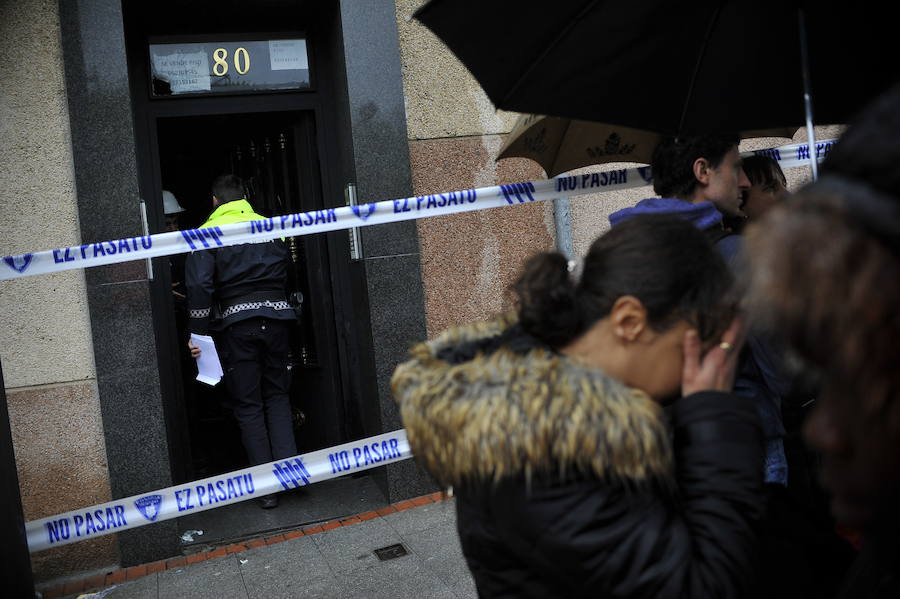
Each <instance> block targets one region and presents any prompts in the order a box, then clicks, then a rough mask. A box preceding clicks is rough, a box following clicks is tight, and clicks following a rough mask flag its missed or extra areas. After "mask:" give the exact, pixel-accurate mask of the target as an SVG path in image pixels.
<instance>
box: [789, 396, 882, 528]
mask: <svg viewBox="0 0 900 599" xmlns="http://www.w3.org/2000/svg"><path fill="white" fill-rule="evenodd" d="M825 384H826V387H825V391H824V393H823V395H822V397H821V398H820V399H819V400H818V403H817V405H816V407H815V409H814V410H813V412H812V413H811V414H810V416H809V417H808V418H807V420H806V422H805V423H804V427H803V429H804V430H803V432H804V436H805V437H806V440H807V442H808V443H809V444H810V446H811V447H813V448H814V449H816V450H818V451H820V452H821V453H822V483H823V485H824V486H825V487H826V488H827V489H828V490H829V491H830V492H831V495H832V497H831V508H832V512H833V514H834V516H835V518H836V519H837V520H838V521H839V522H842V523H844V524H846V525H849V526H852V527H854V528H856V529H859V530H866V529H869V530H872V529H873V525H874V526H877V523H878V521H879V520H881V519H882V518H883V517H885V516H887V517H890V518H894V517H896V516H895V515H894V514H893V513H892V512H893V511H894V510H896V508H897V502H898V500H900V437H898V435H897V434H892V433H891V429H890V427H889V424H888V419H887V418H884V417H883V416H881V417H879V416H874V415H866V414H865V411H864V409H863V406H862V405H861V401H860V399H859V398H860V397H863V394H864V393H865V388H864V386H865V385H864V384H862V383H858V384H856V385H846V386H842V385H835V384H834V383H833V381H826V383H825ZM892 399H893V398H892Z"/></svg>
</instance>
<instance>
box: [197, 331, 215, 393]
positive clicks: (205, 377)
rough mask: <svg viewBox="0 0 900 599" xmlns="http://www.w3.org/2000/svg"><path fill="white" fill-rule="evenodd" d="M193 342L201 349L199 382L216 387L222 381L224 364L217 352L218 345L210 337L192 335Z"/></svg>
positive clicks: (198, 361) (198, 364)
mask: <svg viewBox="0 0 900 599" xmlns="http://www.w3.org/2000/svg"><path fill="white" fill-rule="evenodd" d="M191 341H192V342H193V343H194V345H196V346H197V347H199V348H200V357H199V358H197V380H198V381H200V382H201V383H206V384H207V385H215V384H216V383H218V382H219V381H220V380H222V374H223V373H222V364H221V363H220V362H219V354H218V352H216V344H215V342H214V341H213V339H212V337H210V336H209V335H197V334H196V333H191Z"/></svg>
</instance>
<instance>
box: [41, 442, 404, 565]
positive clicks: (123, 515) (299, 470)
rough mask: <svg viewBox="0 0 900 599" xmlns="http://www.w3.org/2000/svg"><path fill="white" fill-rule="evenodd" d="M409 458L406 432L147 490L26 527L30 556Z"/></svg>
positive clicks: (48, 518)
mask: <svg viewBox="0 0 900 599" xmlns="http://www.w3.org/2000/svg"><path fill="white" fill-rule="evenodd" d="M411 457H412V453H411V452H410V449H409V442H408V441H407V439H406V431H404V430H402V429H401V430H398V431H394V432H391V433H383V434H381V435H375V436H374V437H369V438H367V439H362V440H359V441H354V442H352V443H344V444H343V445H337V446H335V447H330V448H328V449H320V450H319V451H313V452H311V453H305V454H303V455H298V456H294V457H291V458H286V459H281V460H276V461H274V462H269V463H268V464H260V465H258V466H252V467H250V468H244V469H243V470H235V471H234V472H229V473H227V474H221V475H219V476H211V477H209V478H204V479H202V480H197V481H194V482H190V483H184V484H181V485H176V486H174V487H169V488H167V489H160V490H158V491H149V492H147V493H142V494H140V495H134V496H132V497H125V498H123V499H117V500H115V501H109V502H107V503H101V504H100V505H94V506H91V507H86V508H82V509H79V510H72V511H71V512H66V513H65V514H58V515H56V516H49V517H47V518H41V519H40V520H32V521H31V522H26V523H25V532H26V535H27V537H28V550H29V551H30V552H31V553H34V552H36V551H42V550H44V549H49V548H51V547H58V546H61V545H68V544H69V543H76V542H78V541H85V540H87V539H95V538H97V537H100V536H103V535H108V534H111V533H114V532H122V531H123V530H128V529H130V528H137V527H139V526H145V525H147V524H152V523H154V522H162V521H163V520H169V519H171V518H177V517H179V516H185V515H188V514H193V513H196V512H202V511H205V510H210V509H213V508H217V507H222V506H225V505H229V504H232V503H238V502H241V501H247V500H248V499H254V498H258V497H262V496H264V495H269V494H271V493H277V492H279V491H286V490H290V489H295V488H298V487H304V486H307V485H311V484H314V483H318V482H322V481H324V480H329V479H332V478H337V477H339V476H344V475H346V474H352V473H354V472H359V471H362V470H368V469H370V468H375V467H378V466H384V465H386V464H391V463H394V462H400V461H402V460H406V459H408V458H411Z"/></svg>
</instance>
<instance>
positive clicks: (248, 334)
mask: <svg viewBox="0 0 900 599" xmlns="http://www.w3.org/2000/svg"><path fill="white" fill-rule="evenodd" d="M291 325H292V322H291V321H286V320H271V319H268V318H251V319H248V320H242V321H240V322H236V323H234V324H232V325H231V326H229V327H228V328H226V329H225V330H224V331H223V333H222V334H221V336H220V340H221V346H222V347H221V352H220V353H222V356H221V359H222V369H223V370H224V372H225V376H224V378H225V385H226V387H227V389H228V394H229V395H230V396H231V402H232V409H233V410H234V415H235V417H236V418H237V421H238V425H239V426H240V429H241V440H242V441H243V443H244V449H245V450H246V451H247V458H248V459H249V460H250V464H251V465H255V464H263V463H265V462H271V461H273V460H277V459H280V458H286V457H289V456H292V455H296V453H297V446H296V444H295V442H294V431H293V427H292V425H291V403H290V397H289V396H288V391H289V389H290V384H291V371H290V370H289V369H288V348H289V339H290V335H289V330H290V329H289V327H290V326H291Z"/></svg>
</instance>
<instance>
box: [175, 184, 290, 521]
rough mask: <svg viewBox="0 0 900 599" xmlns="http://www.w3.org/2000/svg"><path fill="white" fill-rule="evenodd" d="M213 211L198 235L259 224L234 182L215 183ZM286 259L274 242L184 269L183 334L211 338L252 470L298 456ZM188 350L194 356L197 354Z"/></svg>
mask: <svg viewBox="0 0 900 599" xmlns="http://www.w3.org/2000/svg"><path fill="white" fill-rule="evenodd" d="M212 204H213V206H214V207H215V209H214V210H213V212H212V214H210V216H209V218H208V219H207V221H206V222H205V223H204V224H203V225H201V226H203V227H215V226H219V225H226V224H231V223H238V222H246V221H252V220H259V219H262V218H264V217H262V216H260V215H259V214H256V213H255V212H254V211H253V208H252V207H251V206H250V203H249V202H248V201H247V200H246V198H245V196H244V185H243V182H242V181H241V179H240V178H238V177H237V176H235V175H221V176H219V177H217V178H216V179H215V181H214V182H213V185H212ZM287 259H288V251H287V248H286V247H285V245H284V242H283V241H281V240H273V241H266V242H261V243H246V244H241V245H236V246H227V247H219V248H213V249H208V250H202V251H196V252H192V253H191V254H190V255H189V256H188V259H187V265H186V269H185V270H186V273H185V280H186V284H187V303H188V316H189V318H188V322H189V327H190V331H191V332H192V333H197V334H202V335H205V334H207V332H208V330H210V329H212V330H215V331H217V335H216V345H217V350H218V353H219V357H220V360H221V362H222V369H223V371H224V373H225V374H224V379H225V386H226V388H227V390H228V393H229V395H230V396H231V401H232V408H233V411H234V414H235V417H236V418H237V421H238V425H239V427H240V430H241V440H242V442H243V445H244V449H245V450H246V452H247V457H248V459H249V461H250V464H251V465H256V464H262V463H265V462H271V461H273V460H277V459H280V458H286V457H289V456H292V455H295V454H296V453H297V447H296V443H295V441H294V432H293V428H292V426H291V406H290V398H289V396H288V391H289V388H290V382H291V373H290V370H289V367H288V364H289V362H288V348H289V330H290V329H289V327H290V326H291V321H293V320H294V319H295V316H294V311H293V309H292V308H291V306H290V304H289V303H288V301H287V295H286V289H285V287H286V281H287ZM188 346H189V348H190V349H191V354H192V355H193V356H194V357H197V356H199V349H197V348H196V347H195V346H194V345H193V344H192V343H190V342H188ZM261 503H262V507H263V508H272V507H275V506H276V505H278V499H277V496H275V495H268V496H266V497H263V498H262V500H261Z"/></svg>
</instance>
